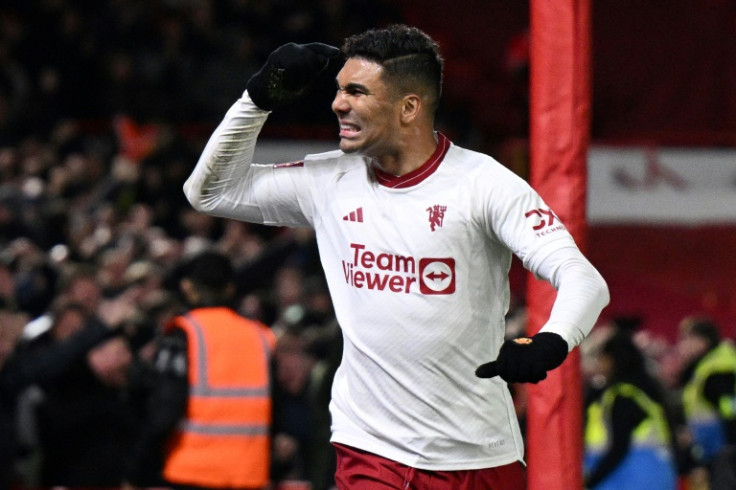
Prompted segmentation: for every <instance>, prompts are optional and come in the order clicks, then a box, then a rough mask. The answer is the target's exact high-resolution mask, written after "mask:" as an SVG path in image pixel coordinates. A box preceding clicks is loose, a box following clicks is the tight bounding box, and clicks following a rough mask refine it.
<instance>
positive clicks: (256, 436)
mask: <svg viewBox="0 0 736 490" xmlns="http://www.w3.org/2000/svg"><path fill="white" fill-rule="evenodd" d="M176 327H178V328H181V329H182V330H184V332H186V335H187V345H188V379H189V387H190V394H189V401H188V404H187V410H186V415H185V418H184V419H183V420H182V422H181V424H180V425H179V427H178V429H177V431H176V432H175V433H174V435H173V436H172V437H171V439H170V445H169V448H168V451H167V457H166V461H165V463H164V471H163V475H164V477H165V478H166V480H167V481H169V482H172V483H181V484H187V485H195V486H202V487H217V488H262V487H264V486H266V485H267V484H268V482H269V466H270V437H269V430H270V427H271V418H272V414H271V397H270V373H269V358H270V354H271V352H272V351H273V348H274V345H275V340H276V339H275V337H274V335H273V332H271V330H269V329H268V327H266V326H265V325H263V324H261V323H259V322H256V321H252V320H248V319H246V318H243V317H242V316H240V315H238V314H237V313H236V312H235V311H233V310H232V309H230V308H227V307H207V308H196V309H194V310H191V311H190V312H189V313H187V314H185V315H182V316H178V317H176V318H174V320H173V322H172V324H171V325H170V326H169V328H170V329H171V328H176Z"/></svg>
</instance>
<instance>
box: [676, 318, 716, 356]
mask: <svg viewBox="0 0 736 490" xmlns="http://www.w3.org/2000/svg"><path fill="white" fill-rule="evenodd" d="M683 325H684V327H683V330H684V333H686V334H688V335H694V336H696V337H699V338H701V339H703V340H705V341H706V342H708V345H709V347H710V348H713V347H715V346H717V345H718V344H719V343H720V342H721V333H720V329H719V327H718V324H717V323H716V322H715V321H714V320H713V319H712V318H710V317H708V316H705V315H702V316H692V317H689V318H686V319H685V320H684V321H683Z"/></svg>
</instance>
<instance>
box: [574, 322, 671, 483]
mask: <svg viewBox="0 0 736 490" xmlns="http://www.w3.org/2000/svg"><path fill="white" fill-rule="evenodd" d="M598 368H599V373H600V375H601V376H602V377H603V378H604V379H605V381H604V384H603V386H602V387H601V389H600V390H598V391H597V392H596V393H595V396H594V398H593V400H592V401H591V402H590V403H589V404H588V405H587V409H586V422H585V475H586V477H585V486H586V488H591V489H597V490H603V489H610V490H618V489H622V488H626V489H630V490H637V489H639V490H651V489H654V488H660V489H672V490H674V489H675V488H676V482H677V469H676V463H675V453H674V447H675V445H674V439H673V435H672V434H673V431H672V420H671V417H670V415H669V414H670V408H669V407H668V402H667V398H666V396H665V393H664V388H663V387H662V386H661V384H660V383H659V381H657V380H656V379H655V378H654V377H653V376H652V375H651V374H650V373H649V370H648V368H647V365H646V362H645V357H644V354H643V353H642V352H641V351H640V349H639V348H638V347H637V346H636V345H635V344H634V341H633V339H632V336H631V332H629V331H626V330H618V331H616V332H614V333H613V334H612V335H611V336H610V337H609V338H608V339H607V340H606V341H605V342H604V344H603V346H602V348H601V350H600V353H599V355H598Z"/></svg>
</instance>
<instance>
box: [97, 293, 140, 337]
mask: <svg viewBox="0 0 736 490" xmlns="http://www.w3.org/2000/svg"><path fill="white" fill-rule="evenodd" d="M140 289H141V288H140V287H138V286H133V287H130V288H128V289H127V290H126V291H125V292H123V293H122V294H120V295H119V296H118V297H116V298H115V299H111V300H106V301H102V302H101V303H100V305H99V306H98V308H97V315H98V317H99V318H100V320H102V322H103V323H104V324H105V325H106V326H107V327H108V328H111V329H116V328H118V327H120V326H121V325H122V324H123V323H125V322H126V321H127V320H130V319H131V318H132V317H133V316H134V314H135V313H136V299H137V295H138V292H139V290H140Z"/></svg>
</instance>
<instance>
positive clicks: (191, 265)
mask: <svg viewBox="0 0 736 490" xmlns="http://www.w3.org/2000/svg"><path fill="white" fill-rule="evenodd" d="M182 276H183V277H184V278H186V279H189V280H190V281H192V282H193V283H194V284H195V285H197V286H198V287H200V288H207V289H208V290H211V291H223V290H224V289H225V288H226V287H227V286H228V285H229V284H231V283H232V282H233V280H234V277H235V272H234V269H233V265H232V263H231V262H230V259H229V258H228V257H227V256H225V255H223V254H221V253H218V252H213V251H207V252H202V253H200V254H199V255H197V256H195V257H194V258H192V259H191V260H190V261H189V262H188V263H187V264H186V266H185V267H184V271H183V274H182Z"/></svg>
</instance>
